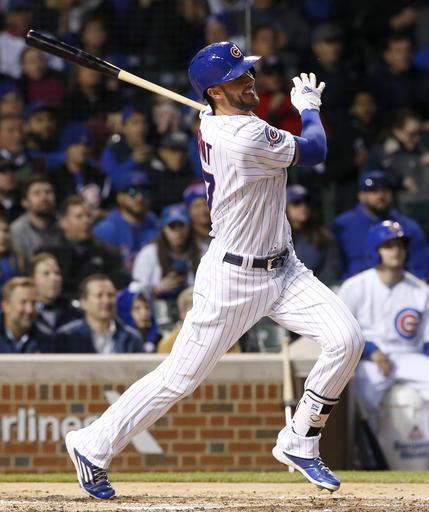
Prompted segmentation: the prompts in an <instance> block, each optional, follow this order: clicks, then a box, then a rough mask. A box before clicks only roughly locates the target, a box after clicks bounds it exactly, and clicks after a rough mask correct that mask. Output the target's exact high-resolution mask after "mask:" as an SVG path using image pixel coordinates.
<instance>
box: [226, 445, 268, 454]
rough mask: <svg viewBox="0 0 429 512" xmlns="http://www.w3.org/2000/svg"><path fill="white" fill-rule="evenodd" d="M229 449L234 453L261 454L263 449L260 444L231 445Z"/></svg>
mask: <svg viewBox="0 0 429 512" xmlns="http://www.w3.org/2000/svg"><path fill="white" fill-rule="evenodd" d="M228 446H229V449H230V450H231V451H233V452H244V453H250V452H260V451H262V450H263V447H262V445H261V444H260V443H229V445H228Z"/></svg>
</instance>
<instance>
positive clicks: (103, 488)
mask: <svg viewBox="0 0 429 512" xmlns="http://www.w3.org/2000/svg"><path fill="white" fill-rule="evenodd" d="M75 434H76V433H75V432H74V431H72V432H69V433H68V434H67V435H66V438H65V441H66V448H67V451H68V453H69V455H70V458H71V460H72V461H73V464H74V466H75V468H76V473H77V478H78V480H79V484H80V486H81V487H82V489H83V490H84V491H85V492H86V493H87V494H89V495H90V496H92V497H93V498H97V499H99V500H108V499H110V498H113V496H115V489H113V487H112V485H111V484H110V482H109V479H108V478H107V471H106V470H105V469H102V468H99V467H97V466H95V465H94V464H92V463H91V462H89V460H88V459H87V458H85V457H84V456H83V455H82V454H81V453H79V452H78V451H77V450H76V448H75V447H74V442H73V439H74V436H75Z"/></svg>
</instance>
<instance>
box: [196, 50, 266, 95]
mask: <svg viewBox="0 0 429 512" xmlns="http://www.w3.org/2000/svg"><path fill="white" fill-rule="evenodd" d="M259 59H260V57H255V56H251V57H245V56H244V55H243V53H242V52H241V50H240V48H239V47H238V46H237V45H236V44H234V43H231V42H230V41H224V42H222V43H213V44H209V45H208V46H206V47H205V48H203V49H202V50H200V51H199V52H198V53H197V54H196V55H195V56H194V58H193V59H192V61H191V63H190V65H189V69H188V76H189V80H190V81H191V84H192V87H193V88H194V89H195V90H196V91H197V92H198V93H199V94H200V96H201V97H202V96H203V94H204V91H205V90H206V89H208V88H209V87H212V86H213V85H218V84H223V83H224V82H229V81H230V80H234V78H238V77H239V76H240V75H242V74H243V73H245V72H246V71H248V70H249V69H250V68H251V67H253V65H254V64H255V62H257V61H258V60H259Z"/></svg>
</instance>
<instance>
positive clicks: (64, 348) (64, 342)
mask: <svg viewBox="0 0 429 512" xmlns="http://www.w3.org/2000/svg"><path fill="white" fill-rule="evenodd" d="M115 324H116V332H115V334H114V335H113V342H114V349H113V351H114V352H115V353H116V354H126V353H132V352H141V351H142V340H141V337H140V335H139V333H138V332H137V331H136V330H135V329H133V328H131V327H128V326H127V325H125V324H124V323H123V322H122V321H121V320H119V319H117V320H116V321H115ZM57 352H64V353H67V354H95V353H96V351H95V347H94V344H93V342H92V333H91V328H90V327H89V325H88V323H87V321H86V320H85V319H84V318H82V319H79V320H74V321H73V322H69V323H68V324H66V325H63V326H62V327H60V328H59V329H58V334H57Z"/></svg>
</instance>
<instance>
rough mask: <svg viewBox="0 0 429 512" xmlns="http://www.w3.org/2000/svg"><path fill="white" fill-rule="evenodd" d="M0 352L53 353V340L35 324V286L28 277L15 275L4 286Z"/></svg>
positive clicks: (0, 322) (0, 318) (0, 324)
mask: <svg viewBox="0 0 429 512" xmlns="http://www.w3.org/2000/svg"><path fill="white" fill-rule="evenodd" d="M1 306H2V307H1V309H2V315H1V317H0V352H1V353H3V354H13V353H29V352H53V351H54V340H53V338H52V337H51V336H47V335H46V334H45V333H43V332H41V331H40V330H39V329H38V327H37V325H36V316H37V311H36V288H35V286H34V282H33V280H32V279H30V278H29V277H13V278H12V279H10V280H9V281H8V282H7V283H6V285H5V286H4V287H3V292H2V302H1Z"/></svg>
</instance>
